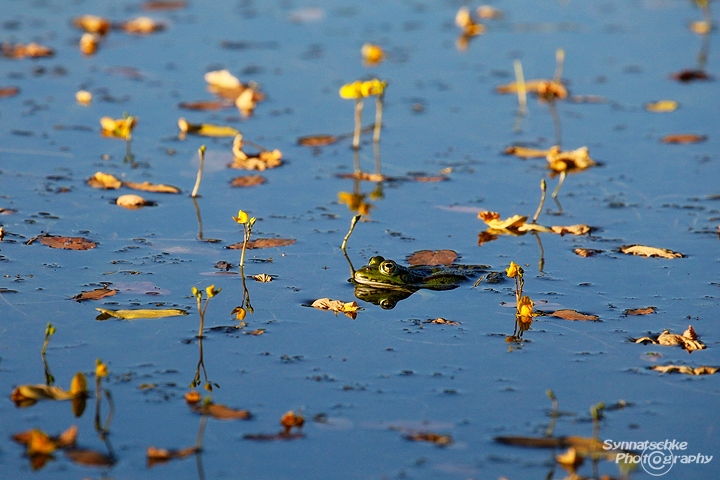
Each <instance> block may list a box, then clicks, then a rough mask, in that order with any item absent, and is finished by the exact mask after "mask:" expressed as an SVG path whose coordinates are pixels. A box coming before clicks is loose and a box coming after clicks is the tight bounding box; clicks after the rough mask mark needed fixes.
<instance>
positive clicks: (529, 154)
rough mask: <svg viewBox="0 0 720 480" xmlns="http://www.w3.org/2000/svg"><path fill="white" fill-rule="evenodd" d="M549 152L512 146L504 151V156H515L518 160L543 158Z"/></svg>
mask: <svg viewBox="0 0 720 480" xmlns="http://www.w3.org/2000/svg"><path fill="white" fill-rule="evenodd" d="M549 151H550V150H538V149H536V148H528V147H523V146H520V145H512V146H510V147H508V148H506V149H505V154H506V155H515V156H516V157H520V158H544V157H546V156H547V154H548V152H549Z"/></svg>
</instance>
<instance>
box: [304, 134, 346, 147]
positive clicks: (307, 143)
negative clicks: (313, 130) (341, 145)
mask: <svg viewBox="0 0 720 480" xmlns="http://www.w3.org/2000/svg"><path fill="white" fill-rule="evenodd" d="M338 140H340V138H339V137H336V136H334V135H308V136H306V137H300V138H298V140H297V143H298V145H300V146H302V147H324V146H325V145H332V144H333V143H336V142H337V141H338Z"/></svg>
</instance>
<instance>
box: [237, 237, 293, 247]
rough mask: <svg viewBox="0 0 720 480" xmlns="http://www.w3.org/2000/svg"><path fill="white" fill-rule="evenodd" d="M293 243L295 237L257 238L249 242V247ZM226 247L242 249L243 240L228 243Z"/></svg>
mask: <svg viewBox="0 0 720 480" xmlns="http://www.w3.org/2000/svg"><path fill="white" fill-rule="evenodd" d="M293 243H295V239H293V238H257V239H255V240H250V241H249V242H247V249H248V250H253V249H256V248H274V247H286V246H288V245H292V244H293ZM226 248H229V249H231V250H241V249H242V242H239V243H233V244H232V245H228V246H227V247H226Z"/></svg>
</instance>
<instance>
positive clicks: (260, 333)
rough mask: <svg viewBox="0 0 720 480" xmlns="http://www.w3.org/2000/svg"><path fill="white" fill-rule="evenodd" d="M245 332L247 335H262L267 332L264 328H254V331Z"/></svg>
mask: <svg viewBox="0 0 720 480" xmlns="http://www.w3.org/2000/svg"><path fill="white" fill-rule="evenodd" d="M243 333H245V335H254V336H256V337H257V336H260V335H262V334H263V333H265V329H264V328H258V329H257V330H253V331H252V332H243Z"/></svg>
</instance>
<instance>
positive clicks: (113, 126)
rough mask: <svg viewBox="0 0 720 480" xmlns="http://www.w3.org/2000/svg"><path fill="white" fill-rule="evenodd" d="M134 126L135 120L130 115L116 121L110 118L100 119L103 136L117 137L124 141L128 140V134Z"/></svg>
mask: <svg viewBox="0 0 720 480" xmlns="http://www.w3.org/2000/svg"><path fill="white" fill-rule="evenodd" d="M136 124H137V119H136V118H135V117H133V116H132V115H129V116H127V117H125V118H120V119H117V120H115V119H113V118H110V117H103V118H101V119H100V126H101V127H102V134H103V136H105V137H118V138H122V139H125V140H128V139H129V138H130V133H131V132H132V129H133V128H135V125H136Z"/></svg>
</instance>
